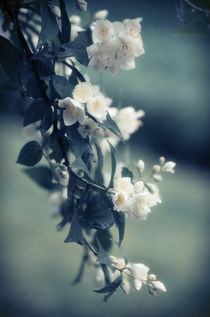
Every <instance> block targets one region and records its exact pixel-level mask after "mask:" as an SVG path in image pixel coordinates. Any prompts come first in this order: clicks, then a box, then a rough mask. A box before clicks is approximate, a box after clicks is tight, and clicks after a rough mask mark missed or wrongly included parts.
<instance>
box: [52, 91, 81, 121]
mask: <svg viewBox="0 0 210 317" xmlns="http://www.w3.org/2000/svg"><path fill="white" fill-rule="evenodd" d="M58 105H59V107H60V108H65V110H64V111H63V120H64V123H65V125H67V126H69V125H73V124H74V123H75V122H77V121H78V122H79V123H81V124H82V123H83V122H84V120H85V113H84V110H83V108H82V106H81V105H80V103H79V102H78V101H76V100H74V99H72V98H70V97H67V98H65V99H62V100H59V101H58Z"/></svg>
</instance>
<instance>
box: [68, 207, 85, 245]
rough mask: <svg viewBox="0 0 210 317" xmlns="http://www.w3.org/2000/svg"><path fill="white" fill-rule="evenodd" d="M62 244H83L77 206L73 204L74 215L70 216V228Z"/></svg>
mask: <svg viewBox="0 0 210 317" xmlns="http://www.w3.org/2000/svg"><path fill="white" fill-rule="evenodd" d="M64 242H76V243H78V244H80V245H83V244H84V237H83V234H82V229H81V226H80V223H79V219H78V211H77V206H76V205H75V204H74V213H73V216H72V221H71V227H70V231H69V234H68V236H67V237H66V239H65V241H64Z"/></svg>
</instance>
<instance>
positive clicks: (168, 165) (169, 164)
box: [162, 161, 176, 174]
mask: <svg viewBox="0 0 210 317" xmlns="http://www.w3.org/2000/svg"><path fill="white" fill-rule="evenodd" d="M175 166H176V163H174V162H172V161H169V162H166V163H165V164H164V165H163V167H162V171H163V172H167V173H171V174H173V173H175V171H174V167H175Z"/></svg>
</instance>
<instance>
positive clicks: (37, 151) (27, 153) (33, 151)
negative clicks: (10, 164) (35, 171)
mask: <svg viewBox="0 0 210 317" xmlns="http://www.w3.org/2000/svg"><path fill="white" fill-rule="evenodd" d="M41 158H42V148H41V146H40V144H39V143H38V142H36V141H30V142H28V143H26V144H25V145H24V146H23V148H22V149H21V151H20V154H19V156H18V159H17V162H16V163H18V164H22V165H26V166H34V165H35V164H37V163H38V162H39V161H40V160H41Z"/></svg>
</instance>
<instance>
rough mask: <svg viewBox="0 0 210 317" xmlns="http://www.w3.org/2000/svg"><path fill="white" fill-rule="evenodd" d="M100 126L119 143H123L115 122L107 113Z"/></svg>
mask: <svg viewBox="0 0 210 317" xmlns="http://www.w3.org/2000/svg"><path fill="white" fill-rule="evenodd" d="M100 126H101V127H102V128H105V129H109V130H110V131H112V132H113V133H114V134H115V135H116V136H117V137H118V138H119V139H120V140H121V141H123V137H122V134H121V132H120V129H119V128H118V126H117V124H116V122H115V121H114V120H113V119H112V118H111V116H110V114H109V112H108V111H107V116H106V120H105V121H103V122H102V123H100Z"/></svg>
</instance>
